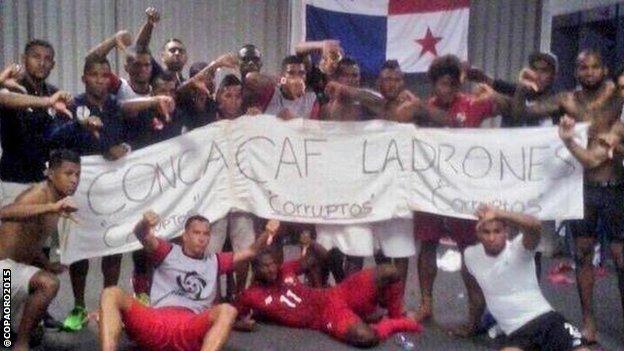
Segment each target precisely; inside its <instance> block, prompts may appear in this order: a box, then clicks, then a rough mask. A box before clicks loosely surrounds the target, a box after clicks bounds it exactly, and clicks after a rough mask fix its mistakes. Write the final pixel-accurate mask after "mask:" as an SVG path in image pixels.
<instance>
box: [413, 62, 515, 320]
mask: <svg viewBox="0 0 624 351" xmlns="http://www.w3.org/2000/svg"><path fill="white" fill-rule="evenodd" d="M428 75H429V79H430V80H431V83H432V85H433V96H432V97H431V98H430V99H429V101H428V102H427V106H426V111H427V112H428V113H426V114H425V116H423V114H422V113H421V114H420V115H421V116H423V117H424V119H425V120H426V121H427V122H429V123H432V124H434V125H442V126H446V127H451V128H477V127H479V126H480V125H481V123H482V122H483V120H485V119H486V118H489V117H493V116H496V115H498V114H499V113H500V112H502V111H506V110H509V109H510V108H511V100H510V99H508V98H505V97H503V96H502V95H499V94H494V93H492V94H490V95H485V96H486V97H485V98H484V97H482V96H475V95H471V94H466V93H462V92H461V91H460V88H461V75H462V67H461V62H460V61H459V59H458V58H457V57H456V56H453V55H444V56H440V57H438V58H436V59H435V60H433V62H432V63H431V66H430V67H429V72H428ZM422 109H423V108H422V107H421V110H422ZM433 111H435V113H434V112H433ZM414 228H415V230H414V232H415V235H416V239H418V240H421V243H422V244H421V250H420V253H419V255H418V279H419V283H420V292H421V304H420V307H419V310H418V312H417V314H416V319H417V320H419V321H420V320H424V319H428V318H430V317H431V316H432V314H433V297H432V296H433V295H432V292H433V283H434V280H435V277H436V274H437V265H436V252H437V247H438V242H439V240H440V238H441V237H443V236H447V235H448V236H449V237H450V238H451V239H453V240H454V241H455V242H456V243H457V246H458V248H459V250H460V251H461V252H463V251H464V249H465V248H466V247H467V246H469V245H472V244H475V243H476V242H477V238H476V235H475V229H474V222H473V221H469V220H465V219H457V218H450V217H443V216H438V215H432V214H425V213H416V215H415V216H414ZM466 273H467V272H465V271H464V270H462V277H463V278H464V283H465V285H466V289H467V291H468V299H469V300H470V301H472V300H474V298H476V295H477V294H479V287H478V286H476V284H474V283H472V281H470V280H468V279H467V278H466Z"/></svg>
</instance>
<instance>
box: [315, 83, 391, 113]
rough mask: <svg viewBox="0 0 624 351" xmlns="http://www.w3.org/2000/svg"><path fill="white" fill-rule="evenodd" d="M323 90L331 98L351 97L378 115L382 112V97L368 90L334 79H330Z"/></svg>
mask: <svg viewBox="0 0 624 351" xmlns="http://www.w3.org/2000/svg"><path fill="white" fill-rule="evenodd" d="M325 91H326V92H327V95H328V96H329V97H330V98H331V99H342V98H347V99H352V100H355V101H357V102H359V103H360V104H362V105H363V106H364V107H366V108H367V109H369V110H371V111H372V112H374V113H375V114H376V115H380V114H382V113H383V110H384V99H383V97H381V96H379V95H376V94H375V93H373V92H371V91H369V90H366V89H359V88H354V87H350V86H348V85H344V84H341V83H338V82H336V81H331V82H328V83H327V85H326V86H325Z"/></svg>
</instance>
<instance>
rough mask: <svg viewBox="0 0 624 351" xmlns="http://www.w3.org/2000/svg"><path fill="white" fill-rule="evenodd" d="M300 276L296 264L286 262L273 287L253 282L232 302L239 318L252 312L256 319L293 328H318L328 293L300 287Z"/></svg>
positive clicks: (297, 264)
mask: <svg viewBox="0 0 624 351" xmlns="http://www.w3.org/2000/svg"><path fill="white" fill-rule="evenodd" d="M299 273H300V268H299V262H298V261H292V262H287V263H284V264H283V265H282V267H280V272H279V278H278V280H277V281H276V283H275V284H274V285H272V286H264V285H260V284H258V283H254V284H253V285H252V286H250V287H249V289H247V290H245V291H244V292H243V293H242V294H241V295H240V296H239V297H238V299H237V301H236V303H235V305H236V308H237V309H238V312H239V315H241V316H243V315H247V314H248V313H249V312H250V311H253V314H254V316H255V317H256V318H258V319H264V320H268V321H271V322H274V323H278V324H281V325H285V326H288V327H293V328H311V329H320V328H321V327H322V322H321V316H322V311H323V307H324V306H325V304H326V301H327V298H328V294H327V290H326V289H325V290H323V289H314V288H311V287H309V286H306V285H305V284H302V283H301V281H300V280H299V277H298V275H299Z"/></svg>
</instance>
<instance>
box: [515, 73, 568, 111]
mask: <svg viewBox="0 0 624 351" xmlns="http://www.w3.org/2000/svg"><path fill="white" fill-rule="evenodd" d="M535 75H536V74H535V72H534V71H532V70H531V69H529V68H525V69H523V70H522V71H521V72H520V77H519V79H518V87H517V89H516V93H515V94H514V97H513V100H512V102H511V112H512V116H513V117H514V119H516V120H519V119H522V120H534V119H542V118H547V117H549V116H551V115H557V114H560V113H561V112H563V110H564V108H563V106H562V99H564V98H566V97H567V96H566V94H569V93H562V94H557V95H553V96H551V97H549V98H547V99H545V100H543V101H536V102H535V103H533V104H531V105H530V106H527V105H526V100H527V97H528V96H529V94H530V93H531V92H536V91H537V89H538V87H537V83H535V79H536V78H535Z"/></svg>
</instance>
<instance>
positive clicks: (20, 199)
mask: <svg viewBox="0 0 624 351" xmlns="http://www.w3.org/2000/svg"><path fill="white" fill-rule="evenodd" d="M47 202H49V201H48V192H47V185H46V183H45V182H42V183H37V184H34V185H32V186H31V187H30V188H28V189H26V190H24V191H23V192H22V193H21V194H19V195H18V196H17V197H16V198H15V203H16V204H43V203H47Z"/></svg>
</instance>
